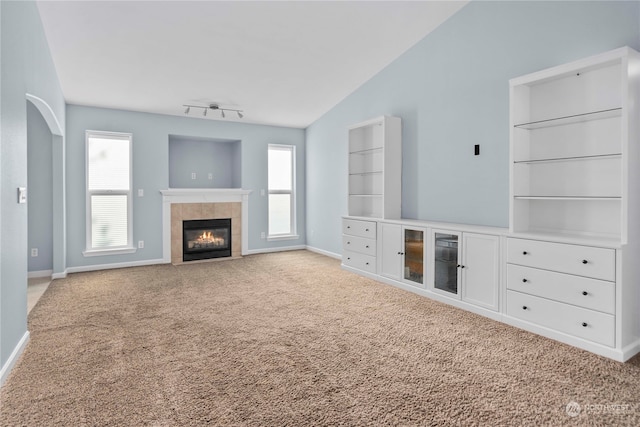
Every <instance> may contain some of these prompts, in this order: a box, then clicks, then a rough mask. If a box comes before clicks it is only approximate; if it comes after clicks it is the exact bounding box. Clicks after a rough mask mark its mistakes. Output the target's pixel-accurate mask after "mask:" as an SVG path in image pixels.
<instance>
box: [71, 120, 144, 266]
mask: <svg viewBox="0 0 640 427" xmlns="http://www.w3.org/2000/svg"><path fill="white" fill-rule="evenodd" d="M90 136H101V137H108V138H117V139H128V140H129V191H114V190H106V191H105V190H100V191H89V173H88V169H89V137H90ZM84 151H85V160H84V165H85V166H84V167H85V185H84V188H85V198H86V201H85V225H86V227H85V238H86V239H85V240H86V241H85V250H84V251H82V255H83V256H85V257H92V256H103V255H120V254H131V253H135V252H136V251H137V249H136V248H135V247H134V246H133V134H131V133H124V132H107V131H98V130H87V131H85V141H84ZM100 194H124V195H127V245H124V246H114V247H111V248H104V249H93V248H92V246H91V244H92V242H91V226H92V224H91V196H92V195H100Z"/></svg>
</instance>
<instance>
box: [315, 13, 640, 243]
mask: <svg viewBox="0 0 640 427" xmlns="http://www.w3.org/2000/svg"><path fill="white" fill-rule="evenodd" d="M639 6H640V4H639V3H638V2H611V1H605V2H520V1H516V2H502V1H500V2H484V1H482V2H480V1H478V2H472V3H470V4H469V5H467V6H465V7H464V8H463V9H461V10H460V11H459V12H458V13H457V14H455V15H454V16H453V17H451V18H450V19H449V20H448V21H446V22H445V23H443V24H442V25H441V26H440V27H438V28H437V29H436V30H435V31H434V32H432V33H431V34H429V35H428V36H427V37H425V38H424V39H423V40H421V41H420V42H418V43H417V44H416V45H415V46H414V47H413V48H411V49H410V50H409V51H407V52H406V53H405V54H404V55H402V56H401V57H400V58H398V59H397V60H396V61H395V62H393V63H392V64H390V65H389V66H388V67H386V68H385V69H384V70H383V71H382V72H380V73H379V74H377V75H376V76H375V77H373V78H372V79H371V80H369V81H368V82H366V83H365V84H364V85H362V86H361V87H360V88H359V89H358V90H356V91H355V92H354V93H353V94H351V95H350V96H349V97H347V98H346V99H344V100H343V101H342V102H340V103H339V104H338V105H337V106H336V107H334V108H333V109H332V110H330V111H329V112H328V113H326V114H325V115H324V116H323V117H322V118H320V119H319V120H317V121H316V122H315V123H313V124H312V125H311V126H310V127H308V128H307V130H306V140H307V244H308V245H309V246H312V247H316V248H319V249H323V250H326V251H329V252H333V253H337V254H339V253H341V238H340V234H341V227H340V216H341V215H345V214H346V213H347V179H346V176H347V163H346V152H347V149H346V144H347V131H346V129H347V127H348V126H349V125H351V124H355V123H358V122H360V121H363V120H366V119H369V118H373V117H376V116H380V115H383V114H384V115H393V116H399V117H401V118H402V121H403V122H402V123H403V125H402V132H403V138H402V143H403V147H402V151H403V172H402V192H403V194H402V216H403V217H404V218H414V219H422V220H437V221H448V222H459V223H467V224H479V225H490V226H503V227H506V226H508V187H509V175H508V156H509V148H508V147H509V131H508V120H509V99H508V98H509V91H508V81H509V79H511V78H513V77H516V76H520V75H523V74H527V73H530V72H533V71H536V70H540V69H543V68H547V67H550V66H555V65H559V64H562V63H565V62H568V61H572V60H576V59H579V58H582V57H586V56H589V55H593V54H597V53H600V52H604V51H607V50H610V49H614V48H617V47H621V46H625V45H628V46H631V47H633V48H636V49H638V48H639V47H640V30H639V27H640V25H639V19H640V10H639V9H640V7H639ZM475 144H480V147H481V154H480V156H474V155H473V146H474V145H475Z"/></svg>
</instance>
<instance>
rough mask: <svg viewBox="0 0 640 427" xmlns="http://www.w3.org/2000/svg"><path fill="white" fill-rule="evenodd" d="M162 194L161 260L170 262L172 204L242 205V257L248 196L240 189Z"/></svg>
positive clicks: (176, 190) (246, 239)
mask: <svg viewBox="0 0 640 427" xmlns="http://www.w3.org/2000/svg"><path fill="white" fill-rule="evenodd" d="M160 193H161V194H162V260H163V262H165V263H170V262H171V205H172V204H174V203H234V202H240V203H241V204H242V255H246V254H247V248H248V247H249V233H248V231H249V194H250V193H251V190H243V189H242V188H169V189H168V190H160Z"/></svg>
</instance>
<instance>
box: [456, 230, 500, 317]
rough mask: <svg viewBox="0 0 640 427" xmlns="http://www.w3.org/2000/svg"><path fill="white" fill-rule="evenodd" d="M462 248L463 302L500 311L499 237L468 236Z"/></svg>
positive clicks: (466, 235) (467, 234)
mask: <svg viewBox="0 0 640 427" xmlns="http://www.w3.org/2000/svg"><path fill="white" fill-rule="evenodd" d="M462 247H463V253H462V266H463V268H461V273H462V299H463V300H464V301H467V302H469V303H472V304H475V305H478V306H481V307H485V308H489V309H491V310H498V290H499V281H500V264H499V254H500V252H499V251H500V240H499V238H498V236H490V235H485V234H471V233H464V234H463V236H462Z"/></svg>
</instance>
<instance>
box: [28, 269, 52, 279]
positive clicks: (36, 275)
mask: <svg viewBox="0 0 640 427" xmlns="http://www.w3.org/2000/svg"><path fill="white" fill-rule="evenodd" d="M52 275H53V270H40V271H29V272H28V273H27V278H29V279H37V278H40V277H51V276H52Z"/></svg>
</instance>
